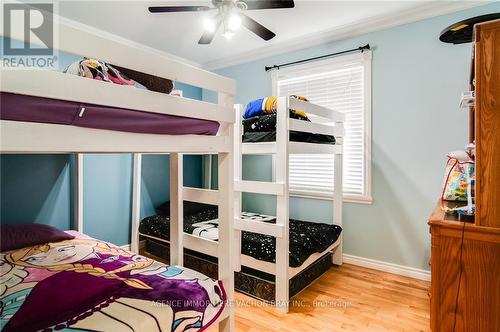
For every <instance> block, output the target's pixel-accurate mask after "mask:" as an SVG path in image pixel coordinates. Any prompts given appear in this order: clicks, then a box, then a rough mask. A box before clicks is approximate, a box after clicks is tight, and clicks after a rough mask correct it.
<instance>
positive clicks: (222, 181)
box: [217, 93, 236, 332]
mask: <svg viewBox="0 0 500 332" xmlns="http://www.w3.org/2000/svg"><path fill="white" fill-rule="evenodd" d="M218 103H219V105H223V106H227V107H231V108H232V107H233V105H234V100H233V97H232V96H230V95H227V94H224V93H219V95H218ZM233 121H234V114H233V115H232V119H231V122H233ZM233 131H234V126H232V125H231V126H227V127H225V128H224V131H223V134H224V135H225V136H227V137H230V138H231V140H230V141H229V144H230V147H231V148H230V149H229V151H228V152H224V153H221V152H219V154H218V158H217V169H218V175H219V176H218V182H219V183H218V190H219V209H218V212H219V242H218V270H219V279H220V280H222V282H223V283H224V288H225V290H226V294H227V299H228V303H229V305H228V306H227V309H226V310H227V311H228V317H227V318H225V319H222V320H221V321H220V322H219V332H232V331H235V330H236V328H235V322H234V305H233V304H234V267H235V266H234V265H235V264H234V262H233V259H234V251H235V248H234V235H235V233H234V200H233V199H234V198H233V195H234V189H233V183H234V174H233V167H234V160H233V156H234V146H233V144H234V141H233V138H234V135H233Z"/></svg>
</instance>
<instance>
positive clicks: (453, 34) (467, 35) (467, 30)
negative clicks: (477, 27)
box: [439, 13, 500, 44]
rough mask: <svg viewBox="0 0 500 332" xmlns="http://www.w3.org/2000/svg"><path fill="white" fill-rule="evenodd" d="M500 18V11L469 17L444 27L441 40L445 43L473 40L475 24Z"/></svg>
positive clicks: (462, 42) (460, 42)
mask: <svg viewBox="0 0 500 332" xmlns="http://www.w3.org/2000/svg"><path fill="white" fill-rule="evenodd" d="M498 19H500V13H492V14H486V15H481V16H476V17H472V18H468V19H466V20H463V21H460V22H457V23H455V24H452V25H450V26H449V27H447V28H446V29H444V30H443V31H442V32H441V34H440V35H439V40H440V41H442V42H444V43H452V44H464V43H470V42H472V33H473V29H474V24H477V23H482V22H487V21H493V20H498Z"/></svg>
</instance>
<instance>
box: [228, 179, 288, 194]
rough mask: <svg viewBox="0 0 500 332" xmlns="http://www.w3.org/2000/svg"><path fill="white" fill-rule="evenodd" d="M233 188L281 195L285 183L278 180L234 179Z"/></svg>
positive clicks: (283, 192) (248, 191)
mask: <svg viewBox="0 0 500 332" xmlns="http://www.w3.org/2000/svg"><path fill="white" fill-rule="evenodd" d="M234 190H235V191H240V192H246V193H255V194H265V195H278V196H283V195H284V194H285V185H284V184H283V183H278V182H264V181H235V182H234Z"/></svg>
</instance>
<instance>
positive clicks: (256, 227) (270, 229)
mask: <svg viewBox="0 0 500 332" xmlns="http://www.w3.org/2000/svg"><path fill="white" fill-rule="evenodd" d="M284 227H285V226H283V225H277V224H270V223H267V222H263V221H255V220H248V219H240V218H234V228H235V229H239V230H242V231H247V232H252V233H258V234H264V235H270V236H274V237H279V238H282V237H283V230H284Z"/></svg>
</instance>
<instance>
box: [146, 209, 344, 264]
mask: <svg viewBox="0 0 500 332" xmlns="http://www.w3.org/2000/svg"><path fill="white" fill-rule="evenodd" d="M165 205H166V206H168V205H169V204H165ZM159 212H160V214H157V215H154V216H150V217H146V218H144V219H143V220H142V221H141V223H140V225H139V232H140V233H141V234H144V235H149V236H153V237H155V238H160V239H163V240H167V241H168V240H169V238H170V217H169V214H170V213H169V212H170V211H168V210H166V211H163V212H161V211H159ZM217 217H218V215H217V206H213V205H207V204H199V203H188V202H184V232H185V233H188V234H193V235H196V236H199V237H203V238H206V239H209V240H214V241H216V240H218V238H219V231H218V228H217V227H218V225H219V224H218V220H217ZM241 217H242V219H249V220H256V221H261V222H268V223H275V222H276V218H275V217H273V216H268V215H263V214H257V213H250V212H243V213H242V214H241ZM289 229H290V259H289V263H290V266H291V267H299V266H301V265H302V264H303V263H304V262H305V261H306V260H307V259H308V258H309V257H310V256H311V255H312V254H314V253H321V252H323V251H325V250H326V249H328V247H329V246H331V245H332V244H333V243H335V241H337V239H338V238H339V236H340V233H341V232H342V228H341V227H340V226H338V225H328V224H323V223H316V222H308V221H302V220H295V219H290V223H289ZM241 252H242V254H243V255H247V256H251V257H253V258H256V259H259V260H262V261H266V262H271V263H273V262H275V259H276V256H275V253H276V238H274V237H272V236H269V235H263V234H257V233H252V232H246V231H243V232H242V238H241Z"/></svg>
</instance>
